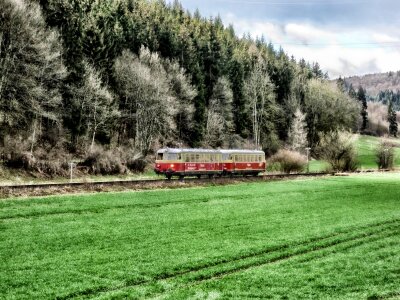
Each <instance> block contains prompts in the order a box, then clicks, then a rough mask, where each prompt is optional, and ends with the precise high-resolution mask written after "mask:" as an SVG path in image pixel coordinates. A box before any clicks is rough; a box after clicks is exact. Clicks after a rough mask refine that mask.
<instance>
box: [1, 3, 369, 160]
mask: <svg viewBox="0 0 400 300" xmlns="http://www.w3.org/2000/svg"><path fill="white" fill-rule="evenodd" d="M0 18H1V19H0V71H1V73H0V76H1V78H0V147H1V149H2V153H3V155H2V156H3V160H6V161H7V160H10V159H11V158H10V157H11V156H13V153H14V152H15V151H17V150H18V151H20V152H23V151H25V152H29V153H30V155H31V156H32V157H36V158H38V157H41V158H42V159H44V160H45V159H48V160H49V159H51V155H52V153H56V154H57V155H60V153H66V155H74V156H77V157H78V156H80V157H84V156H85V155H88V153H93V151H95V149H96V147H97V146H96V145H101V146H102V147H103V148H105V149H108V150H109V151H112V149H121V148H124V149H129V151H131V152H130V153H139V154H142V155H147V154H149V153H151V152H152V150H154V149H155V148H157V147H160V146H171V147H172V146H178V147H179V146H190V147H199V146H203V147H247V148H249V147H251V148H253V147H254V148H262V149H264V150H265V151H266V152H267V153H268V154H272V153H274V152H276V151H277V150H278V149H279V148H281V147H283V146H284V145H285V144H287V143H290V141H291V140H293V135H294V134H296V133H294V132H293V125H294V124H298V122H296V118H301V119H302V120H303V119H304V122H305V128H303V129H305V130H306V137H307V141H306V145H305V144H304V143H303V146H302V147H305V146H310V147H312V148H313V147H314V146H315V145H316V144H317V143H318V141H319V137H320V135H321V134H322V133H326V132H330V131H332V130H336V129H338V128H343V129H346V130H355V129H357V126H358V125H357V122H358V120H359V115H360V109H361V108H360V104H359V102H358V101H354V100H353V99H351V97H349V96H348V95H347V94H346V93H345V92H343V91H342V90H341V89H340V88H337V87H336V86H334V85H332V84H331V83H329V82H328V81H326V80H325V79H326V77H327V75H326V74H323V72H322V71H321V69H320V67H319V65H318V63H314V64H312V65H310V64H309V63H307V62H305V61H304V60H303V59H302V60H300V61H299V62H296V61H295V59H293V58H290V57H289V56H288V55H287V54H286V53H285V52H284V51H283V49H279V50H277V49H274V47H273V46H272V45H271V44H268V43H267V42H265V41H264V39H263V38H260V39H257V40H253V39H251V38H250V37H249V36H244V37H241V38H239V37H237V36H236V34H235V32H234V30H233V27H232V26H230V27H225V26H224V25H223V24H222V21H221V19H220V18H219V17H215V18H210V19H205V18H203V17H202V16H201V15H200V14H199V13H198V12H196V13H194V14H191V13H189V12H187V11H185V10H184V9H183V7H182V6H181V5H180V4H179V2H174V3H173V4H166V3H165V2H163V1H145V0H125V1H122V0H121V1H117V0H115V1H94V0H38V1H34V0H31V1H28V0H26V1H25V2H24V1H22V0H20V1H17V0H0ZM18 141H19V142H20V143H19V145H16V143H17V142H18ZM13 151H14V152H13ZM129 151H128V150H126V151H122V152H125V153H128V152H129ZM119 153H121V151H120V152H119ZM109 157H113V155H109Z"/></svg>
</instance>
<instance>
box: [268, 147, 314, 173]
mask: <svg viewBox="0 0 400 300" xmlns="http://www.w3.org/2000/svg"><path fill="white" fill-rule="evenodd" d="M270 163H272V164H276V165H277V168H278V170H280V171H281V172H284V173H292V172H302V171H304V169H305V167H306V166H307V157H306V156H304V155H302V154H300V153H299V152H296V151H290V150H285V149H284V150H279V151H278V153H276V154H275V155H273V156H272V157H271V158H270Z"/></svg>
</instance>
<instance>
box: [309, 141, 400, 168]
mask: <svg viewBox="0 0 400 300" xmlns="http://www.w3.org/2000/svg"><path fill="white" fill-rule="evenodd" d="M387 140H389V141H390V142H391V143H393V144H394V145H398V146H397V147H396V148H395V162H394V166H395V168H400V140H399V139H395V138H389V139H387ZM379 143H380V138H377V137H373V136H366V135H357V136H356V139H355V147H356V151H357V157H358V161H359V170H361V171H363V170H377V169H378V165H377V164H376V162H375V160H376V156H375V150H376V148H377V147H378V145H379ZM328 168H329V164H328V163H326V162H325V161H321V160H312V161H310V172H322V171H325V170H327V169H328Z"/></svg>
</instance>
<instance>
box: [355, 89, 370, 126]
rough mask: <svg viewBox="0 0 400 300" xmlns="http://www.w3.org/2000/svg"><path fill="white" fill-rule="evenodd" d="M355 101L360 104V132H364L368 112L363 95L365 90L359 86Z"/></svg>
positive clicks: (365, 97) (365, 98)
mask: <svg viewBox="0 0 400 300" xmlns="http://www.w3.org/2000/svg"><path fill="white" fill-rule="evenodd" d="M357 99H358V101H360V104H361V118H362V124H361V128H360V129H361V131H364V130H365V129H367V125H368V112H367V108H368V104H367V96H366V95H365V90H364V89H363V87H362V86H361V85H360V86H359V87H358V91H357Z"/></svg>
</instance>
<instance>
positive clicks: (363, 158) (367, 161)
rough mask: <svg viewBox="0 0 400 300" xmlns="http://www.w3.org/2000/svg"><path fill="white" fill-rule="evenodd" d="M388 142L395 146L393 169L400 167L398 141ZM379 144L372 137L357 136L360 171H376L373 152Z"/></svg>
mask: <svg viewBox="0 0 400 300" xmlns="http://www.w3.org/2000/svg"><path fill="white" fill-rule="evenodd" d="M388 140H389V141H390V142H391V143H393V144H395V145H397V147H396V148H395V167H400V140H399V139H395V138H391V139H388ZM379 143H380V139H379V138H376V137H372V136H359V138H358V140H357V143H356V147H357V152H358V158H359V161H360V165H361V169H377V164H376V162H375V159H376V158H375V150H376V148H377V147H378V145H379Z"/></svg>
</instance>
